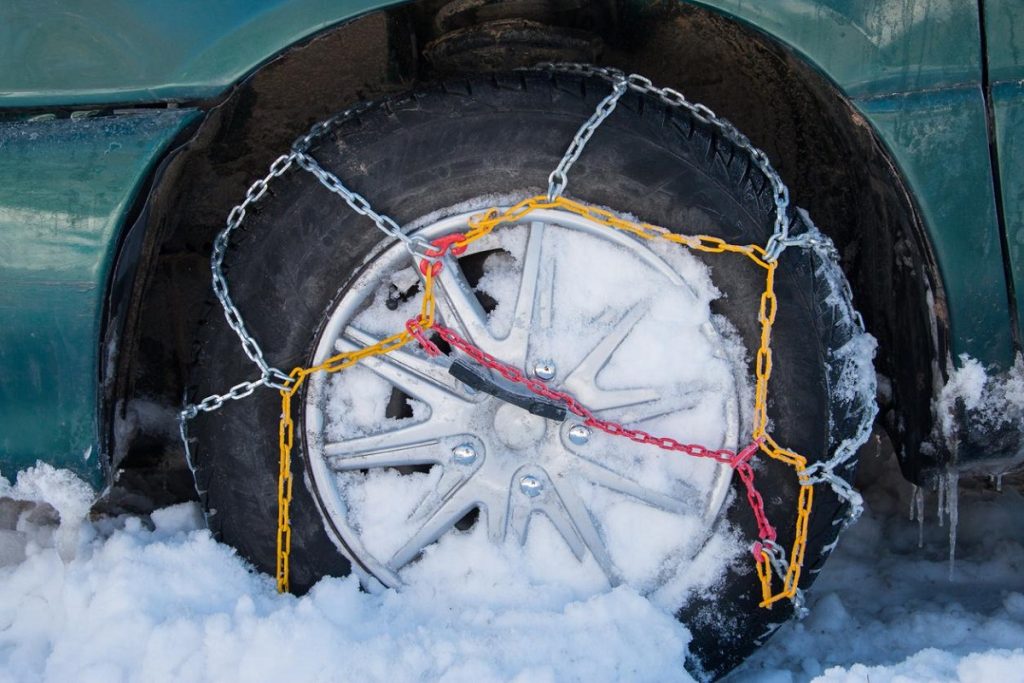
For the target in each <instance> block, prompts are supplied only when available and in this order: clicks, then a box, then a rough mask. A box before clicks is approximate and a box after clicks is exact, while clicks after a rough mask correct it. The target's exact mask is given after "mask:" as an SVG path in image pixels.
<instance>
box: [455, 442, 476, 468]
mask: <svg viewBox="0 0 1024 683" xmlns="http://www.w3.org/2000/svg"><path fill="white" fill-rule="evenodd" d="M452 459H453V460H454V461H455V462H456V463H458V464H459V465H472V464H473V463H474V462H476V449H475V448H473V446H472V445H470V444H468V443H464V444H459V445H458V446H456V447H455V448H453V449H452Z"/></svg>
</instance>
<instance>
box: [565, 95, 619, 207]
mask: <svg viewBox="0 0 1024 683" xmlns="http://www.w3.org/2000/svg"><path fill="white" fill-rule="evenodd" d="M626 88H627V85H626V77H625V76H623V75H620V76H619V77H618V78H616V79H615V80H614V82H613V86H612V92H611V93H610V94H609V95H608V96H607V97H605V98H604V99H603V100H601V102H600V103H599V104H598V105H597V109H595V110H594V113H593V114H591V115H590V118H589V119H587V120H586V121H585V122H584V123H583V125H582V126H580V129H579V130H578V131H576V135H575V136H574V137H573V139H572V142H571V143H570V144H569V148H568V149H567V150H565V154H564V155H562V160H561V161H559V162H558V166H557V167H556V168H555V170H554V171H552V172H551V175H549V176H548V201H554V200H555V199H557V198H558V197H561V196H562V193H563V192H565V187H566V186H567V185H568V184H569V177H568V173H569V169H570V168H572V165H573V164H574V163H576V160H577V159H579V158H580V154H582V153H583V148H584V147H586V146H587V143H588V142H590V138H591V137H592V136H593V135H594V131H596V130H597V129H598V127H600V125H601V124H602V123H604V120H605V119H606V118H608V116H609V115H610V114H611V113H612V112H613V111H615V105H617V104H618V103H619V98H620V97H622V95H623V94H624V93H625V92H626Z"/></svg>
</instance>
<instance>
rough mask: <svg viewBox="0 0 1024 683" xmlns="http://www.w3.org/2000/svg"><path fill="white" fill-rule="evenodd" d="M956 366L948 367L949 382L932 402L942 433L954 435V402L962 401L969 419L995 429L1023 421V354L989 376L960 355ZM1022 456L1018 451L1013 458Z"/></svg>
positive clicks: (965, 356)
mask: <svg viewBox="0 0 1024 683" xmlns="http://www.w3.org/2000/svg"><path fill="white" fill-rule="evenodd" d="M959 360H960V367H959V368H955V367H952V365H951V367H950V368H949V381H948V382H947V383H946V385H945V387H943V389H942V391H941V392H940V393H939V395H938V398H937V399H936V401H935V406H934V409H935V412H936V414H937V415H938V417H939V419H940V422H941V428H942V433H943V435H944V436H946V437H953V436H955V435H956V429H957V425H956V414H957V411H956V403H957V402H958V401H959V402H962V403H963V405H964V408H966V409H967V411H969V413H970V418H971V420H972V421H974V422H976V423H978V425H979V426H980V427H983V428H987V429H989V430H991V431H992V432H995V431H996V430H997V429H998V428H999V427H1001V426H1004V425H1017V426H1019V425H1022V424H1024V356H1020V355H1018V356H1017V358H1016V360H1015V362H1014V364H1013V367H1012V368H1010V370H1009V371H1008V372H1005V373H1002V374H997V375H993V374H990V373H988V372H987V371H986V370H985V367H984V366H983V365H982V363H981V362H980V361H978V360H977V359H975V358H971V357H970V356H968V355H966V354H964V355H961V356H960V358H959ZM1021 457H1024V454H1022V453H1018V454H1017V459H1018V460H1019V459H1020V458H1021Z"/></svg>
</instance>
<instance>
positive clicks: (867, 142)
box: [105, 2, 949, 488]
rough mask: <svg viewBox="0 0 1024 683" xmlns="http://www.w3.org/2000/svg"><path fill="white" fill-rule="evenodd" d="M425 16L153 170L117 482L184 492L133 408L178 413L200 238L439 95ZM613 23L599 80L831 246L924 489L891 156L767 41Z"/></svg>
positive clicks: (932, 298) (129, 330)
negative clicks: (300, 138) (700, 142)
mask: <svg viewBox="0 0 1024 683" xmlns="http://www.w3.org/2000/svg"><path fill="white" fill-rule="evenodd" d="M810 4H815V3H810ZM437 6H438V3H436V2H433V3H429V2H420V3H412V4H407V5H401V6H397V7H393V8H391V9H387V10H381V11H377V12H373V13H370V14H368V15H365V16H362V17H360V18H358V19H354V20H351V21H348V22H346V23H343V24H340V25H335V26H332V27H330V28H329V29H327V30H324V31H322V32H321V33H320V34H319V35H317V36H315V37H313V38H311V39H310V38H308V37H307V38H304V39H303V40H302V41H301V42H300V43H299V44H297V45H295V46H293V47H291V48H289V49H287V50H285V51H284V52H282V53H281V54H279V55H277V56H276V57H274V58H272V59H270V60H269V61H267V62H265V63H264V64H263V65H262V66H261V67H260V68H259V69H258V70H256V71H255V72H253V73H251V74H250V75H249V76H247V77H246V78H245V79H244V80H242V81H240V82H239V83H238V84H237V85H235V86H234V87H233V88H232V89H231V90H230V91H229V92H227V93H225V94H224V96H222V97H220V98H218V99H217V100H215V101H210V102H207V103H206V105H205V108H206V109H207V113H206V116H205V119H204V121H203V122H202V124H201V125H200V126H199V127H198V129H197V130H196V132H195V134H194V136H193V137H192V139H191V140H190V141H189V142H188V143H187V144H186V145H185V146H184V147H183V148H182V149H181V150H180V152H179V153H178V154H177V155H176V156H175V157H174V158H173V159H171V160H169V162H168V163H167V164H166V168H165V171H164V173H163V174H162V175H161V177H160V178H159V179H157V181H156V182H155V183H154V186H153V188H152V191H151V192H150V195H149V197H148V198H147V200H146V205H145V210H144V211H143V212H142V214H140V215H145V221H146V225H145V233H146V235H147V238H146V248H145V250H144V252H143V253H142V254H141V255H140V257H139V259H137V261H136V262H135V263H136V264H137V266H136V267H137V268H138V269H139V272H140V273H141V276H140V277H137V278H135V287H134V288H133V290H132V292H131V298H132V301H134V302H137V303H136V305H135V307H134V312H133V314H132V315H131V317H129V318H128V319H127V323H126V326H125V331H124V335H123V337H122V343H121V345H120V348H121V349H122V352H121V353H120V355H119V356H118V357H117V359H115V362H116V363H117V367H116V368H114V369H113V370H112V372H113V373H114V374H115V375H116V376H117V377H118V381H117V383H116V386H117V390H116V395H114V396H111V397H109V398H108V405H109V407H110V409H109V411H108V413H109V419H108V420H107V421H106V425H105V427H106V429H108V433H109V436H110V443H111V448H110V453H111V454H112V457H113V458H114V459H115V461H116V462H118V463H120V461H121V460H123V459H124V458H125V457H126V456H128V455H133V456H134V457H133V458H129V459H128V460H125V464H126V465H128V466H132V467H138V468H140V470H142V471H145V472H147V475H146V476H151V474H150V473H151V471H152V470H153V469H154V468H156V469H159V470H161V471H164V472H166V471H167V470H168V468H169V469H171V470H174V471H176V472H177V473H178V475H181V474H182V472H181V468H180V467H177V468H176V467H174V466H171V465H170V464H169V463H172V462H180V461H181V460H182V459H181V458H179V457H172V454H177V453H179V452H180V451H179V446H178V445H177V443H176V442H175V440H174V436H175V435H176V430H175V429H172V428H171V426H169V425H168V424H166V421H167V419H168V418H169V417H170V416H173V411H169V410H163V411H155V412H151V413H149V416H150V417H149V418H147V417H146V416H145V415H143V414H142V413H145V412H146V411H144V410H137V411H136V412H137V413H138V414H136V415H132V414H130V413H131V411H132V406H133V404H134V405H136V406H141V407H144V406H145V405H147V404H154V405H157V406H163V407H165V408H166V407H168V406H170V407H174V406H178V405H180V402H181V400H182V396H183V395H184V392H185V390H186V386H185V384H186V382H185V379H184V378H185V377H186V376H187V373H186V370H187V368H188V367H189V365H190V363H191V360H192V358H193V356H194V353H195V349H194V348H193V347H192V341H191V340H192V339H193V338H194V330H195V329H196V326H197V325H199V324H201V321H202V319H203V317H204V315H205V314H204V312H203V310H202V309H204V308H205V307H208V306H211V305H214V303H215V302H213V301H212V299H211V296H210V293H209V251H210V246H211V243H212V239H213V236H214V235H215V234H216V231H217V230H219V229H220V227H222V225H223V221H224V217H225V216H226V215H227V213H228V211H229V210H230V208H231V207H232V206H233V205H234V204H235V203H236V202H237V201H238V199H239V198H240V197H242V196H243V195H244V192H245V189H246V187H247V186H248V185H249V184H250V183H251V182H252V181H253V180H254V179H255V178H258V177H261V176H262V175H263V174H264V173H265V171H266V168H267V166H268V165H269V163H270V162H271V161H272V160H273V158H274V157H275V156H277V155H278V154H279V153H281V152H282V151H283V150H285V149H287V147H288V145H289V144H290V141H291V140H292V139H293V138H294V137H295V136H296V135H298V134H299V133H300V132H302V131H303V130H305V129H306V128H307V127H308V126H309V125H310V124H311V123H312V122H314V121H316V120H319V119H321V118H325V117H326V116H328V115H330V114H332V113H334V112H335V111H337V110H340V109H343V108H344V107H345V106H347V105H349V104H351V103H352V102H354V101H357V100H359V99H376V98H379V97H381V96H383V95H385V94H388V93H391V92H397V91H400V90H405V89H409V88H411V87H414V86H415V85H416V84H417V83H418V82H422V81H424V80H430V79H433V78H435V77H437V72H438V71H439V70H438V69H437V68H436V66H433V65H430V64H428V63H426V62H425V61H424V59H423V56H422V52H421V50H420V48H419V47H418V46H419V45H421V44H422V35H421V33H422V30H423V29H422V26H423V14H424V13H429V12H430V11H436V10H435V9H432V8H436V7H437ZM618 19H619V23H618V24H617V25H618V26H619V27H620V28H619V29H616V28H614V27H611V28H609V27H604V28H601V27H597V28H598V30H599V31H600V32H601V39H602V40H603V42H604V45H605V50H604V54H603V56H602V58H601V60H600V61H601V63H603V64H607V65H611V66H616V67H619V68H622V69H624V70H631V71H637V72H640V73H643V74H645V75H648V76H649V77H651V78H652V80H653V81H654V82H655V83H658V84H659V85H670V86H673V87H676V88H677V89H679V90H680V91H682V92H683V93H685V94H686V95H687V97H688V98H690V99H691V100H693V101H697V102H703V103H705V104H707V105H708V106H710V107H711V108H712V109H713V110H714V111H716V112H717V113H718V114H719V115H721V116H723V117H725V118H727V119H729V120H730V121H732V122H733V123H734V124H735V125H736V126H737V127H738V128H739V129H740V130H742V131H744V133H746V134H747V135H748V136H749V137H750V138H751V140H752V141H753V142H754V144H755V145H757V146H759V147H761V148H762V149H764V150H765V151H766V152H767V153H768V155H769V157H770V158H771V159H772V161H773V163H774V164H775V165H776V167H777V168H778V169H779V171H780V173H781V174H782V176H783V178H784V179H785V180H786V182H787V183H788V184H789V186H790V189H791V191H792V195H793V198H794V202H795V203H796V204H798V205H800V206H803V207H805V208H806V209H808V211H809V212H810V214H811V216H812V217H813V218H814V220H815V221H816V222H817V223H818V225H819V226H820V227H821V228H822V230H823V231H825V232H826V233H828V234H829V235H830V236H832V238H833V239H834V240H835V241H836V243H837V246H838V247H839V249H840V251H841V253H842V254H843V267H844V270H845V271H846V273H847V276H848V277H849V278H850V281H851V284H852V286H853V290H854V295H855V302H856V304H857V306H858V307H859V308H860V309H861V311H862V312H863V313H864V316H865V320H866V322H867V326H868V329H869V331H870V332H871V333H872V334H874V335H875V336H876V337H877V338H878V339H879V342H880V350H879V357H878V359H877V361H876V364H877V367H878V370H879V372H880V373H881V374H882V375H883V376H885V377H886V378H888V379H889V382H888V383H883V384H887V386H888V387H889V388H890V389H891V390H890V391H887V392H883V395H882V396H881V399H882V404H883V405H882V414H883V420H884V422H885V424H886V426H887V427H889V431H890V433H891V435H892V438H893V441H894V443H895V444H896V448H897V452H898V453H900V454H901V463H902V464H903V469H904V474H905V475H906V476H907V477H908V478H910V479H912V480H920V478H921V477H922V476H923V475H922V471H923V469H924V468H925V467H926V466H927V465H928V463H926V462H923V461H922V460H921V457H920V456H919V454H918V446H919V444H921V443H922V442H923V441H924V440H925V439H926V438H927V437H928V435H929V432H930V431H931V422H932V416H931V410H930V405H929V401H928V399H929V398H930V397H931V395H932V392H933V390H934V388H935V386H937V385H939V384H941V379H942V378H941V373H942V372H943V367H944V363H945V358H946V357H947V355H948V350H947V348H948V337H949V332H948V328H949V320H948V315H947V314H946V310H947V307H946V305H945V290H944V288H943V286H942V280H941V277H940V273H939V269H938V267H937V265H936V260H935V257H934V253H933V249H932V246H931V243H930V240H929V237H928V232H927V230H926V226H925V224H924V221H923V220H922V218H921V214H920V211H919V210H918V208H917V206H916V203H915V199H914V196H913V193H912V190H911V188H910V187H909V185H908V183H907V182H906V180H905V178H904V177H903V174H902V173H901V172H900V170H899V167H898V165H897V164H896V162H895V161H894V159H893V158H892V156H891V154H890V153H889V151H888V150H887V148H886V147H885V145H884V144H883V143H882V142H881V140H880V138H879V137H878V135H877V134H876V132H875V131H874V129H873V128H872V126H871V125H870V123H869V122H868V121H867V120H866V119H865V118H864V117H863V116H862V115H861V114H860V113H859V112H858V111H857V109H856V108H855V107H854V106H853V105H852V104H851V102H850V100H849V98H848V97H847V96H846V94H845V93H843V92H842V91H841V90H840V89H839V88H838V87H837V86H836V85H835V83H834V82H833V81H832V80H830V78H829V77H828V76H827V75H826V74H824V73H823V72H822V71H821V70H820V69H819V68H818V66H817V65H815V64H813V63H810V62H809V61H808V60H807V59H806V57H805V56H803V55H801V54H798V53H797V52H796V51H795V50H793V49H791V48H790V47H788V46H786V45H785V44H784V43H783V42H782V41H781V39H779V38H777V37H773V36H770V35H768V34H766V33H764V32H762V31H761V30H759V29H756V28H752V27H751V26H750V25H749V24H746V23H744V22H741V21H738V20H737V19H736V18H734V17H729V16H726V15H725V14H723V13H720V12H717V11H712V10H708V9H706V8H702V7H695V6H692V5H682V4H675V3H673V4H661V3H652V4H650V5H643V6H638V7H636V8H633V9H631V10H630V11H629V12H626V13H625V16H619V18H618ZM622 27H626V28H622ZM620 29H621V30H620ZM641 38H642V40H641ZM694 38H699V39H698V40H695V39H694ZM339 63H341V64H345V65H346V67H345V68H344V69H338V68H337V65H338V64H339ZM807 159H812V160H813V161H812V162H810V163H808V162H807V161H806V160H807ZM371 201H372V198H371ZM229 278H230V275H229ZM143 304H145V305H143ZM169 312H170V314H169ZM242 379H245V378H239V381H241V380H242ZM115 407H116V408H115ZM154 416H155V417H154ZM150 418H152V419H150ZM118 424H119V425H125V424H129V425H131V426H132V428H130V429H124V428H116V429H115V427H114V425H118ZM154 453H155V454H156V455H153V454H154ZM186 479H187V478H183V479H179V481H186ZM147 488H148V487H147Z"/></svg>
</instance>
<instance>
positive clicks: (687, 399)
mask: <svg viewBox="0 0 1024 683" xmlns="http://www.w3.org/2000/svg"><path fill="white" fill-rule="evenodd" d="M686 387H687V388H686V389H685V390H683V391H678V390H677V391H674V392H673V393H675V394H677V395H676V396H674V397H673V398H672V399H666V398H663V397H662V394H658V392H654V390H653V389H652V390H650V391H651V392H652V393H655V395H656V398H655V399H651V400H647V401H642V400H628V399H631V398H641V397H642V394H641V392H645V391H648V390H647V389H637V390H635V391H636V392H637V393H636V395H635V396H630V392H631V391H634V390H632V389H624V390H622V392H621V393H620V392H617V391H610V392H604V391H602V392H601V395H604V396H609V397H613V396H618V397H619V398H626V399H627V400H626V401H623V402H622V403H619V402H618V401H612V400H608V401H607V403H608V404H611V405H606V404H605V403H604V402H602V401H598V403H597V405H600V406H602V407H600V408H592V407H591V406H590V405H588V406H587V407H588V408H591V410H593V411H594V412H595V413H602V416H614V417H615V420H616V421H617V422H622V423H626V424H640V423H642V422H646V421H648V420H653V419H654V418H657V417H662V416H664V415H671V414H672V413H680V412H683V411H685V410H693V409H694V408H696V407H697V406H698V405H699V404H700V399H701V397H703V396H704V395H705V393H706V392H707V391H708V389H707V386H706V385H705V384H704V383H703V382H691V383H689V384H688V385H686ZM658 399H660V400H658Z"/></svg>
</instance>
